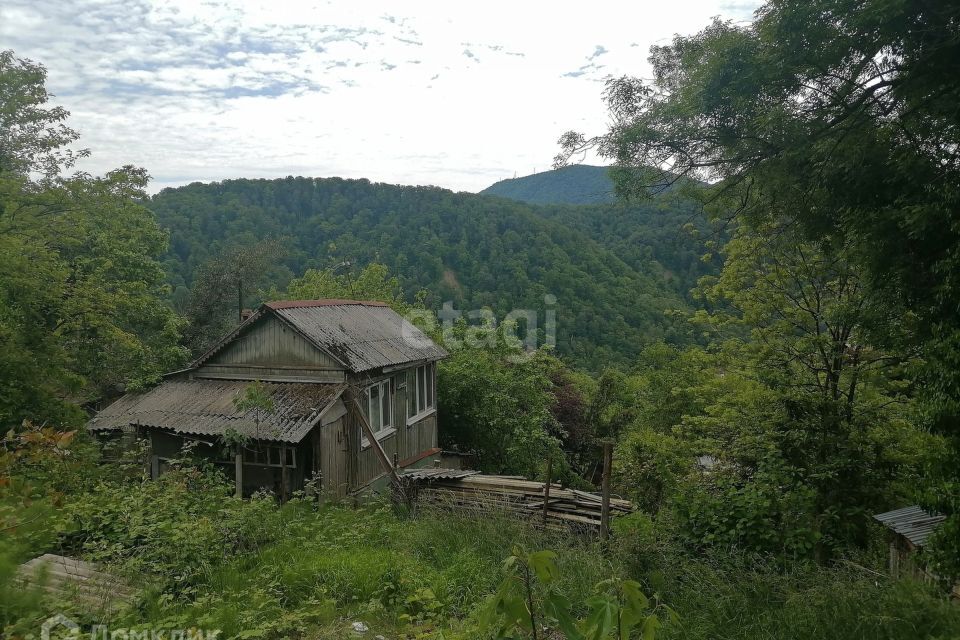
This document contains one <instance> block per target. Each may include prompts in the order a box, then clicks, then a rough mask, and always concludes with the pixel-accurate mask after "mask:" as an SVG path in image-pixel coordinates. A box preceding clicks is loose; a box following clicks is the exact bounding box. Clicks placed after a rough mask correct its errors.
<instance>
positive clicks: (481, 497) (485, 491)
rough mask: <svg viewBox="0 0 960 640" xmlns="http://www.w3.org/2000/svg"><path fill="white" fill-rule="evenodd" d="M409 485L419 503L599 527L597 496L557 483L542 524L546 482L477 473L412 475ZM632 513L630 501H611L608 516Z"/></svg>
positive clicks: (599, 500) (539, 521) (548, 501)
mask: <svg viewBox="0 0 960 640" xmlns="http://www.w3.org/2000/svg"><path fill="white" fill-rule="evenodd" d="M408 482H409V483H410V484H412V485H413V486H412V487H411V489H412V493H413V495H415V496H416V500H417V501H418V502H419V503H421V504H432V505H436V506H441V507H455V508H457V509H459V510H466V511H472V512H478V513H479V512H489V511H501V512H507V513H510V514H515V515H517V516H520V517H522V518H524V519H529V520H531V521H532V522H534V523H541V524H545V525H546V526H557V525H566V526H572V527H575V528H587V529H597V528H599V527H600V509H601V501H602V498H601V497H600V495H598V494H596V493H590V492H587V491H578V490H576V489H564V488H563V487H561V486H560V485H558V484H551V485H550V492H549V498H548V499H547V509H546V521H545V522H544V510H543V507H544V498H545V497H546V483H545V482H537V481H535V480H524V479H523V478H517V477H513V476H488V475H481V474H479V473H476V472H473V473H471V474H468V475H463V476H462V477H457V478H452V477H445V476H444V475H443V474H439V473H438V474H436V475H435V476H434V477H418V476H413V477H411V478H409V479H408ZM631 511H633V504H632V503H631V502H630V501H629V500H622V499H620V498H613V497H611V498H610V515H611V517H613V516H617V515H622V514H624V513H630V512H631Z"/></svg>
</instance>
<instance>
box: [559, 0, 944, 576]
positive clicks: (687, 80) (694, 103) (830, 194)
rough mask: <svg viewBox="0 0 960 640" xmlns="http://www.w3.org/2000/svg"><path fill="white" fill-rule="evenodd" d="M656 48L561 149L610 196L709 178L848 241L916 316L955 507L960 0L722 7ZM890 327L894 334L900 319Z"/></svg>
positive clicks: (749, 217)
mask: <svg viewBox="0 0 960 640" xmlns="http://www.w3.org/2000/svg"><path fill="white" fill-rule="evenodd" d="M650 60H651V63H652V65H653V78H652V79H651V80H650V81H642V80H638V79H634V78H621V79H618V80H614V81H613V82H611V83H610V84H609V85H608V87H607V93H606V96H607V101H608V105H609V108H610V114H611V117H612V126H611V129H610V131H609V132H608V133H607V134H606V135H603V136H600V137H599V138H595V139H592V140H588V139H586V138H585V137H584V136H582V135H580V134H575V133H571V134H567V135H566V136H564V139H563V141H562V142H563V145H564V152H563V153H562V154H561V156H560V158H559V160H560V161H561V162H562V161H563V160H564V159H565V158H566V157H569V154H570V153H571V152H573V151H575V150H577V149H580V148H583V147H584V146H590V145H596V146H598V147H599V149H600V151H601V153H603V154H604V155H607V156H608V157H610V158H613V159H615V160H616V162H617V164H618V165H619V167H620V169H619V170H618V172H617V175H616V177H617V182H618V189H619V191H620V193H621V194H624V195H641V196H642V195H645V194H646V193H647V192H648V189H649V187H650V185H651V184H657V185H664V184H670V183H674V182H676V181H678V180H679V179H680V178H696V179H699V180H705V181H708V182H710V183H712V185H713V186H712V188H710V189H709V190H708V191H707V193H706V195H705V197H704V201H705V202H706V203H707V204H708V205H709V207H710V208H711V209H712V210H714V211H715V212H717V211H720V210H726V211H727V212H728V213H727V214H726V215H727V217H729V216H730V215H736V216H738V217H739V219H740V220H741V221H744V222H748V223H751V224H754V225H758V226H759V228H763V226H762V225H765V224H770V223H777V224H778V226H779V225H780V223H781V222H784V221H787V222H789V223H790V224H792V225H795V226H796V228H797V229H798V236H799V237H800V238H801V239H808V240H818V241H828V242H830V243H832V244H833V245H835V246H839V247H845V248H847V256H848V257H849V258H850V259H851V260H852V261H853V262H854V263H856V264H857V265H858V266H859V268H860V270H859V278H860V280H861V282H862V284H863V286H864V287H866V288H868V289H870V291H871V294H870V295H878V296H882V299H883V303H882V304H883V305H885V306H886V307H887V308H888V309H889V310H890V315H891V316H895V315H897V314H902V315H904V316H909V315H914V316H915V320H916V322H915V324H913V326H912V331H911V332H910V333H909V336H910V337H911V338H912V340H913V343H914V345H915V346H917V347H919V348H920V349H921V350H922V352H923V356H924V358H923V361H924V364H925V366H924V367H923V369H922V370H921V371H920V372H919V373H918V374H917V376H916V378H915V379H916V380H917V382H919V383H921V385H920V386H921V388H922V389H923V392H924V394H925V402H924V409H925V414H926V422H927V424H929V425H930V426H931V427H933V428H934V429H936V430H938V431H940V432H941V433H944V434H947V435H948V436H949V437H950V438H951V442H952V447H953V450H954V453H953V454H952V455H951V456H950V459H951V460H952V462H951V463H949V465H946V466H943V467H942V470H943V471H944V472H945V474H944V475H943V476H942V479H941V481H940V483H939V484H938V486H936V487H934V488H933V490H932V498H933V499H932V500H931V501H930V502H931V506H933V507H936V508H939V509H941V510H944V511H946V512H948V513H951V514H960V479H958V476H957V472H956V470H957V469H960V464H957V460H960V446H958V442H960V373H958V371H960V368H958V367H956V366H955V364H956V361H957V349H956V348H957V345H958V343H960V340H958V338H957V336H958V335H960V316H958V314H957V309H958V308H960V286H958V283H957V282H956V277H955V274H956V273H958V272H960V262H958V255H960V254H958V252H957V247H958V246H960V222H958V221H960V216H958V212H960V190H958V189H957V186H956V185H957V184H960V155H958V148H960V147H958V135H960V133H958V132H960V112H958V111H957V109H956V104H957V101H958V99H960V82H958V78H960V74H958V71H960V9H958V7H957V6H956V4H954V3H943V2H886V1H885V0H868V1H866V2H860V1H854V0H813V1H811V2H802V3H798V2H791V1H789V0H771V1H770V2H767V3H766V4H764V5H763V6H762V7H761V8H760V9H759V10H758V11H757V14H756V19H755V20H754V21H753V22H752V23H751V24H749V25H747V26H737V25H733V24H731V23H727V22H721V21H715V22H714V23H713V24H711V25H710V26H709V27H707V28H706V29H704V30H703V31H701V32H700V33H698V34H696V35H693V36H678V37H676V38H674V40H673V42H672V43H671V44H669V45H665V46H658V47H654V48H653V49H652V50H651V58H650ZM882 328H883V327H881V329H882ZM889 329H890V330H891V333H892V338H891V340H892V341H894V342H895V341H896V340H897V339H898V338H899V337H901V336H902V329H903V326H902V323H900V322H897V321H896V320H894V319H892V318H891V319H890V322H889ZM957 518H960V515H957V516H954V519H953V520H951V524H948V525H947V526H945V527H943V531H944V532H949V531H953V532H956V530H957V527H958V526H960V525H957V524H956V519H957ZM947 535H948V534H947V533H944V537H942V538H941V539H940V542H941V543H942V545H944V548H949V549H950V551H949V552H948V553H947V555H945V556H943V557H942V558H941V570H942V571H943V572H947V573H952V574H957V575H960V547H958V546H957V544H956V540H958V539H960V538H957V537H956V536H953V539H952V540H950V539H948V537H947Z"/></svg>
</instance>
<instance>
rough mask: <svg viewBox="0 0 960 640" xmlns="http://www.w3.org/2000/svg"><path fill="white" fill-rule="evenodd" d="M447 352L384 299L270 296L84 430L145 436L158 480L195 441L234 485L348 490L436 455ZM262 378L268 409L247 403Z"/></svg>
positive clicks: (284, 490)
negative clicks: (441, 363)
mask: <svg viewBox="0 0 960 640" xmlns="http://www.w3.org/2000/svg"><path fill="white" fill-rule="evenodd" d="M446 355H447V354H446V352H445V351H444V350H443V349H442V348H440V347H439V346H437V345H436V344H435V343H434V342H433V341H432V340H430V338H428V337H427V336H426V335H424V334H423V333H422V332H421V331H420V330H419V329H417V328H416V327H415V326H413V325H412V324H411V323H409V322H407V321H406V320H405V319H403V318H402V317H401V316H399V315H398V314H397V313H396V312H394V311H393V310H392V309H390V307H388V306H387V305H385V304H382V303H379V302H359V301H355V300H294V301H282V302H268V303H266V304H264V305H262V306H261V307H260V308H259V309H257V310H256V311H255V312H253V313H252V314H251V315H250V316H249V317H248V318H247V319H246V320H245V321H244V322H242V323H241V324H240V325H239V326H238V327H237V328H236V329H234V330H233V331H232V332H231V333H230V334H228V335H227V336H225V337H224V338H223V339H221V340H220V341H219V342H218V343H217V344H216V345H214V346H213V347H212V348H211V349H210V350H209V351H207V352H206V353H205V354H203V355H202V356H201V357H199V358H198V359H197V360H196V361H195V362H193V363H192V364H191V365H190V367H189V368H187V369H185V370H183V371H177V372H175V373H172V374H169V375H167V376H165V377H164V380H163V382H162V383H161V384H159V385H158V386H156V387H154V388H152V389H150V390H148V391H146V392H144V393H137V394H134V393H130V394H127V395H125V396H123V397H122V398H120V399H119V400H117V401H116V402H114V403H113V404H111V405H110V406H108V407H106V408H105V409H103V410H102V411H100V412H99V413H98V414H97V416H96V417H94V418H93V419H92V420H90V422H89V423H88V428H89V429H90V430H92V431H94V432H98V433H110V432H113V433H116V432H118V431H126V432H135V433H137V434H139V435H140V436H141V437H143V438H145V439H147V440H148V441H149V445H150V473H151V475H152V476H153V477H156V476H157V475H159V474H161V473H163V471H164V469H165V467H166V466H167V463H168V461H169V460H171V459H173V458H175V457H177V456H179V455H180V451H181V450H182V448H183V446H184V444H185V443H187V442H189V441H193V442H195V443H196V445H195V447H194V451H195V452H196V453H198V454H200V455H204V456H206V457H207V458H208V459H209V460H211V461H213V462H214V463H216V464H218V465H222V466H223V468H224V470H225V471H226V472H227V473H228V474H229V475H231V476H232V477H233V478H234V481H235V483H236V486H237V492H238V493H242V494H244V495H249V494H251V493H252V492H254V491H256V490H258V489H267V490H271V491H274V492H276V493H277V494H278V495H289V492H291V491H295V490H297V489H299V488H301V487H303V486H304V483H305V482H307V481H308V480H310V479H315V480H316V484H318V485H319V487H320V488H321V490H322V491H323V492H324V493H327V494H331V495H336V496H343V495H346V494H347V493H349V492H352V491H355V490H358V489H362V488H364V487H366V486H368V485H370V484H371V483H373V482H376V481H377V480H378V479H379V478H381V477H383V475H384V473H385V465H384V463H383V461H384V459H386V460H387V461H390V462H391V464H396V466H397V467H399V468H401V469H402V468H404V467H416V466H426V465H428V464H430V463H431V461H432V457H433V456H436V455H437V454H439V449H438V448H437V416H436V406H437V392H436V363H437V361H438V360H440V359H441V358H443V357H445V356H446ZM257 381H259V385H258V387H260V388H261V389H262V391H263V393H262V394H261V395H265V396H267V397H269V401H268V402H266V403H261V405H263V404H267V405H272V406H270V407H269V408H268V409H265V408H263V406H261V407H260V408H249V409H239V408H238V407H237V399H238V398H242V397H244V395H245V394H246V393H247V392H248V390H249V389H250V387H251V385H252V384H255V383H256V382H257ZM241 406H242V404H241ZM368 434H372V435H373V439H372V440H371V438H370V437H369V435H368ZM227 443H234V444H233V446H229V445H228V444H227ZM237 443H239V444H237ZM377 449H380V450H379V451H378V450H377Z"/></svg>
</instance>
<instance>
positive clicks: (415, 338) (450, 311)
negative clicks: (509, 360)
mask: <svg viewBox="0 0 960 640" xmlns="http://www.w3.org/2000/svg"><path fill="white" fill-rule="evenodd" d="M543 304H544V307H543V314H542V322H541V313H540V311H538V310H537V309H513V310H512V311H510V312H509V313H507V314H506V315H504V316H503V318H502V319H500V320H499V321H498V319H497V316H496V314H495V313H494V312H493V311H492V310H491V309H489V308H482V309H472V310H469V311H462V310H460V309H457V308H455V307H454V306H453V302H451V301H447V302H444V303H443V306H442V308H441V309H440V310H439V311H436V312H434V311H430V310H427V309H414V310H412V311H409V312H408V313H407V314H406V320H407V321H408V323H409V324H404V332H403V338H404V340H406V341H407V342H408V343H409V344H411V345H417V344H418V343H419V342H420V341H422V338H421V337H420V334H419V332H417V331H413V330H412V327H420V328H421V329H423V330H424V332H426V333H428V334H433V333H435V332H436V331H437V330H438V329H439V330H440V333H441V335H442V336H443V344H444V346H445V347H446V348H447V349H450V350H453V351H455V350H457V349H459V348H461V347H464V346H467V347H473V348H484V347H490V348H492V347H495V346H497V343H498V342H499V341H500V340H502V341H503V342H504V344H505V345H506V346H507V347H508V348H510V349H515V350H516V351H517V354H518V355H520V354H524V353H531V352H533V351H536V350H537V349H538V348H539V347H542V346H547V347H551V348H553V347H556V346H557V310H556V304H557V297H556V296H555V295H552V294H547V295H545V296H543Z"/></svg>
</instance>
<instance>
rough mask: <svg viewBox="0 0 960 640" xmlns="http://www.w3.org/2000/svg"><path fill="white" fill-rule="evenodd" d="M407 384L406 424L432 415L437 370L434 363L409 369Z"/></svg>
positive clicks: (434, 407) (434, 403) (435, 395)
mask: <svg viewBox="0 0 960 640" xmlns="http://www.w3.org/2000/svg"><path fill="white" fill-rule="evenodd" d="M409 375H410V380H409V381H408V382H407V424H411V423H414V422H416V421H418V420H420V419H421V418H423V417H425V416H427V415H429V414H431V413H433V411H434V410H436V407H437V391H436V389H437V368H436V365H435V364H434V363H432V362H431V363H430V364H422V365H420V366H419V367H415V368H413V369H410V373H409Z"/></svg>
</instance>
